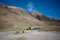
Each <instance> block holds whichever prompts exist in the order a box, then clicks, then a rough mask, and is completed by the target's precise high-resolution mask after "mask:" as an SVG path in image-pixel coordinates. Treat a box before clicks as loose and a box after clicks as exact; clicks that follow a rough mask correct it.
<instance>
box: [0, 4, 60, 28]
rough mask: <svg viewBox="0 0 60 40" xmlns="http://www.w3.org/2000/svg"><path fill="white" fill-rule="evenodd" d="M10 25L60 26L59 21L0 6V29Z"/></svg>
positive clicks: (15, 8) (36, 13)
mask: <svg viewBox="0 0 60 40" xmlns="http://www.w3.org/2000/svg"><path fill="white" fill-rule="evenodd" d="M12 25H34V26H38V25H39V26H41V25H44V26H46V25H51V26H60V20H57V19H53V18H48V17H46V16H44V15H42V14H40V13H39V12H35V13H32V14H30V13H29V12H26V11H25V10H24V9H22V8H18V7H14V6H6V5H3V4H0V28H6V27H10V26H12Z"/></svg>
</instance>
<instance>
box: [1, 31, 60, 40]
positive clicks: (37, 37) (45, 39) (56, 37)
mask: <svg viewBox="0 0 60 40" xmlns="http://www.w3.org/2000/svg"><path fill="white" fill-rule="evenodd" d="M22 36H25V37H27V38H28V39H29V40H60V32H45V31H42V32H38V31H33V32H28V33H23V34H17V35H13V34H10V33H9V34H8V33H5V32H0V40H12V39H13V38H16V37H22Z"/></svg>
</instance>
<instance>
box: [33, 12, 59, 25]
mask: <svg viewBox="0 0 60 40" xmlns="http://www.w3.org/2000/svg"><path fill="white" fill-rule="evenodd" d="M32 15H33V17H35V18H36V19H38V20H40V21H43V22H45V24H46V25H51V26H60V20H58V19H55V18H49V17H47V16H44V15H43V14H41V13H39V12H35V13H32Z"/></svg>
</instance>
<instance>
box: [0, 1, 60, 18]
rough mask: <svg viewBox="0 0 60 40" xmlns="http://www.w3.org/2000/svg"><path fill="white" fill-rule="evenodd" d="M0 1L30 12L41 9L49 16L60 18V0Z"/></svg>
mask: <svg viewBox="0 0 60 40" xmlns="http://www.w3.org/2000/svg"><path fill="white" fill-rule="evenodd" d="M0 3H3V4H5V5H8V6H17V7H20V8H23V9H25V10H27V11H29V12H35V11H39V12H41V13H42V14H44V15H46V16H48V17H52V18H56V19H60V0H0Z"/></svg>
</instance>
